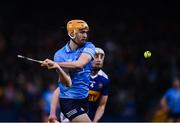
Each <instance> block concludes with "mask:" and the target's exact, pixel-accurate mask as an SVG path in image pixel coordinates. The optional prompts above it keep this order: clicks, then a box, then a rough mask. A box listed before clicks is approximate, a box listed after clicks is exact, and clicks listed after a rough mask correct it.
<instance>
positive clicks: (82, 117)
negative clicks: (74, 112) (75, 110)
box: [72, 113, 92, 122]
mask: <svg viewBox="0 0 180 123" xmlns="http://www.w3.org/2000/svg"><path fill="white" fill-rule="evenodd" d="M72 122H92V121H91V120H90V119H89V117H88V115H87V114H86V113H84V114H81V115H79V116H77V117H75V118H74V119H73V120H72Z"/></svg>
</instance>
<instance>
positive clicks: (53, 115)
mask: <svg viewBox="0 0 180 123" xmlns="http://www.w3.org/2000/svg"><path fill="white" fill-rule="evenodd" d="M58 99H59V88H58V87H57V88H56V90H55V91H54V93H53V97H52V100H51V107H50V114H49V118H48V120H49V122H54V121H55V120H57V117H56V107H57V104H58Z"/></svg>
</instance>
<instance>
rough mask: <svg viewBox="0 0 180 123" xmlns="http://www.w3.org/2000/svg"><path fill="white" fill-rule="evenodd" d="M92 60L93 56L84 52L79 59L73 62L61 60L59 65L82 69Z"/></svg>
mask: <svg viewBox="0 0 180 123" xmlns="http://www.w3.org/2000/svg"><path fill="white" fill-rule="evenodd" d="M90 60H91V56H90V55H88V54H86V53H82V54H81V55H80V57H79V59H78V60H76V61H72V62H59V63H58V64H59V66H61V67H64V68H68V69H82V68H83V67H84V66H85V65H86V64H87V63H88V62H89V61H90Z"/></svg>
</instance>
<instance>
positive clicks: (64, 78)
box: [56, 64, 72, 87]
mask: <svg viewBox="0 0 180 123" xmlns="http://www.w3.org/2000/svg"><path fill="white" fill-rule="evenodd" d="M57 66H58V67H57V69H56V71H57V73H58V75H59V79H60V81H61V82H62V83H64V84H65V85H66V86H68V87H71V85H72V81H71V77H70V75H69V73H68V72H67V70H63V69H62V68H61V67H60V66H59V65H58V64H57Z"/></svg>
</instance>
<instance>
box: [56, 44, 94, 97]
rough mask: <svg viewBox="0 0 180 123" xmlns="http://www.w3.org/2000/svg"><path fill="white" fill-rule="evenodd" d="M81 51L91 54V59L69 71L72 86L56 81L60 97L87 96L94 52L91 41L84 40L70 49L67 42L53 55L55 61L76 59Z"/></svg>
mask: <svg viewBox="0 0 180 123" xmlns="http://www.w3.org/2000/svg"><path fill="white" fill-rule="evenodd" d="M81 53H86V54H89V55H90V56H91V58H92V59H91V61H90V62H89V63H88V64H86V65H85V66H84V67H83V68H82V69H75V70H71V71H70V72H69V74H70V77H71V79H72V86H71V87H67V86H66V85H64V84H63V83H61V82H58V84H59V88H60V98H68V99H83V98H86V97H87V96H88V91H89V81H90V74H91V72H92V60H93V58H94V54H95V46H94V45H93V44H92V43H91V42H86V43H85V44H84V45H83V46H82V47H81V48H78V49H77V50H73V51H72V50H71V49H70V47H69V44H66V45H65V46H64V47H63V48H61V49H60V50H58V51H57V52H56V53H55V55H54V61H55V62H68V61H76V60H78V58H79V57H80V55H81Z"/></svg>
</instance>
